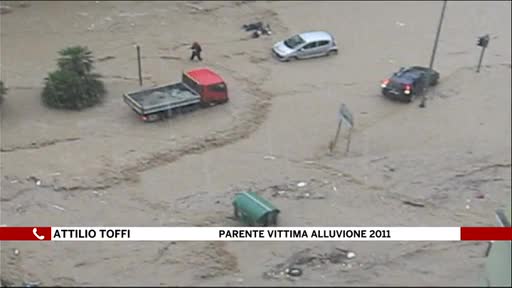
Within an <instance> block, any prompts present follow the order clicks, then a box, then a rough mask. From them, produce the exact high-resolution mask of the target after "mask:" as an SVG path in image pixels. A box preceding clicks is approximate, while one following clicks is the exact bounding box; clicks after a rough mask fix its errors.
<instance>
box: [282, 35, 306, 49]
mask: <svg viewBox="0 0 512 288" xmlns="http://www.w3.org/2000/svg"><path fill="white" fill-rule="evenodd" d="M305 42H306V41H304V39H302V38H301V37H300V36H299V35H295V36H293V37H291V38H288V39H287V40H285V41H284V45H286V46H287V47H288V48H290V49H293V48H295V47H297V46H299V45H301V44H303V43H305Z"/></svg>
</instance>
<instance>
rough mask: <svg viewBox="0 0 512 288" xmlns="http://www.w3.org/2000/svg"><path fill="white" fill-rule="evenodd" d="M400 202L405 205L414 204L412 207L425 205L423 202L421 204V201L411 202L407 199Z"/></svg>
mask: <svg viewBox="0 0 512 288" xmlns="http://www.w3.org/2000/svg"><path fill="white" fill-rule="evenodd" d="M402 203H403V204H406V205H410V206H414V207H425V204H423V203H418V202H412V201H409V200H403V201H402Z"/></svg>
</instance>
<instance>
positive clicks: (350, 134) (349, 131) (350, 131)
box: [345, 127, 352, 155]
mask: <svg viewBox="0 0 512 288" xmlns="http://www.w3.org/2000/svg"><path fill="white" fill-rule="evenodd" d="M351 140H352V127H350V129H349V130H348V139H347V147H346V148H345V155H346V154H348V152H349V151H350V142H351Z"/></svg>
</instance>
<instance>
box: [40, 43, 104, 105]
mask: <svg viewBox="0 0 512 288" xmlns="http://www.w3.org/2000/svg"><path fill="white" fill-rule="evenodd" d="M59 55H60V57H59V58H58V60H57V64H58V67H59V69H58V70H56V71H54V72H51V73H49V74H48V77H46V78H45V82H46V83H45V87H44V89H43V93H42V98H43V102H44V103H45V104H46V105H48V106H51V107H55V108H63V109H73V110H81V109H84V108H87V107H91V106H93V105H95V104H98V103H100V102H101V101H102V99H103V97H104V96H105V94H106V89H105V86H104V84H103V82H102V81H101V75H99V74H96V73H93V72H92V71H93V69H94V61H93V56H92V52H91V51H90V50H89V49H88V48H87V47H82V46H74V47H69V48H66V49H63V50H61V51H59Z"/></svg>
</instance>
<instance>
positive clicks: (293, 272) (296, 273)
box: [284, 268, 302, 277]
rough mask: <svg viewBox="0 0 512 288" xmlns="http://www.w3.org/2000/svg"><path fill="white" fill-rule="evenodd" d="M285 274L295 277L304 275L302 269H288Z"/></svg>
mask: <svg viewBox="0 0 512 288" xmlns="http://www.w3.org/2000/svg"><path fill="white" fill-rule="evenodd" d="M284 272H285V273H286V274H288V275H290V276H293V277H299V276H301V275H302V269H300V268H288V269H286V270H285V271H284Z"/></svg>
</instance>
